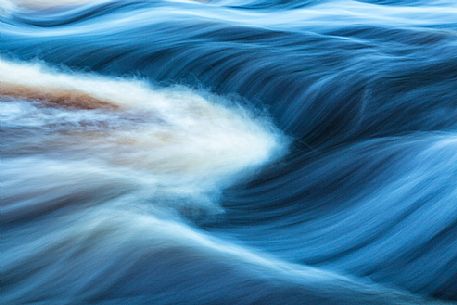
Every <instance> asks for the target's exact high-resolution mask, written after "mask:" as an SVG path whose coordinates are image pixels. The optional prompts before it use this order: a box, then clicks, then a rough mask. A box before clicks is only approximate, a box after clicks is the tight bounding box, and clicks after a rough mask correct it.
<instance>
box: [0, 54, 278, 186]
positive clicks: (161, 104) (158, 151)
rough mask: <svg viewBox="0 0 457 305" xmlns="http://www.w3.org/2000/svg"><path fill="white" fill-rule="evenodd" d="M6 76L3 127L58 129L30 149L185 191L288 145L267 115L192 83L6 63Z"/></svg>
mask: <svg viewBox="0 0 457 305" xmlns="http://www.w3.org/2000/svg"><path fill="white" fill-rule="evenodd" d="M0 75H1V76H0V96H1V97H2V99H3V100H4V101H5V102H4V103H2V104H3V105H2V108H4V109H3V110H4V111H6V112H8V113H9V114H8V115H6V116H5V117H4V119H5V120H4V127H8V126H14V127H15V128H44V127H46V126H52V128H54V130H55V132H54V133H53V134H52V136H46V137H43V139H41V145H39V148H36V147H35V148H33V149H30V150H28V151H30V152H32V153H36V152H38V151H40V152H41V153H44V154H52V153H55V152H56V151H59V152H62V153H64V154H65V155H66V156H67V157H68V156H70V157H72V158H74V159H78V160H92V161H94V163H97V162H98V163H103V164H104V166H106V165H108V166H110V167H122V168H127V169H129V170H132V171H136V172H141V175H140V176H144V177H146V178H147V179H145V180H149V181H160V184H161V185H162V186H166V187H167V188H170V189H173V188H176V189H179V190H180V192H182V191H183V190H187V191H189V192H194V191H198V192H200V191H207V190H211V191H212V190H214V189H215V187H216V186H217V187H216V188H218V186H219V185H220V184H221V183H222V184H224V183H226V182H228V181H230V179H231V177H233V175H235V174H238V173H241V172H243V171H244V170H246V169H252V168H255V167H256V166H259V165H261V164H263V163H265V162H266V161H268V160H269V159H270V158H272V157H273V156H274V155H275V153H278V152H279V151H280V150H281V147H282V143H281V141H282V140H281V136H280V135H279V132H278V131H277V130H274V128H273V127H272V126H271V125H270V124H268V123H267V121H266V119H265V118H255V117H254V116H253V115H252V114H250V113H249V112H248V111H246V110H244V109H243V108H242V107H240V106H229V105H228V102H227V101H223V100H222V99H221V98H217V97H208V98H205V97H203V96H202V95H200V94H198V93H197V92H195V91H191V90H189V89H186V88H168V89H152V88H151V87H150V86H149V85H148V84H146V83H145V82H143V81H140V80H133V79H121V78H118V79H116V78H107V77H100V76H93V75H85V74H73V73H62V72H58V71H56V70H52V69H50V68H49V67H46V66H44V65H40V64H21V63H12V62H8V61H5V60H1V61H0ZM206 95H208V94H206ZM212 99H214V100H212ZM9 118H11V119H9ZM20 145H22V147H23V149H25V150H27V146H28V144H27V143H22V144H20ZM14 149H16V150H17V149H18V148H17V147H15V148H14Z"/></svg>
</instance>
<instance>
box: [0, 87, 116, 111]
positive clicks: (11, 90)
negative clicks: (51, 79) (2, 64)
mask: <svg viewBox="0 0 457 305" xmlns="http://www.w3.org/2000/svg"><path fill="white" fill-rule="evenodd" d="M0 98H16V99H24V100H31V101H39V102H42V103H46V104H51V105H52V104H54V105H56V106H62V107H70V108H78V109H99V108H102V109H109V110H115V109H118V108H119V106H118V105H116V104H113V103H110V102H108V101H104V100H101V99H98V98H95V97H93V96H91V95H90V94H88V93H85V92H82V91H79V90H69V89H48V88H35V87H29V86H22V85H17V84H8V83H3V82H0Z"/></svg>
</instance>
